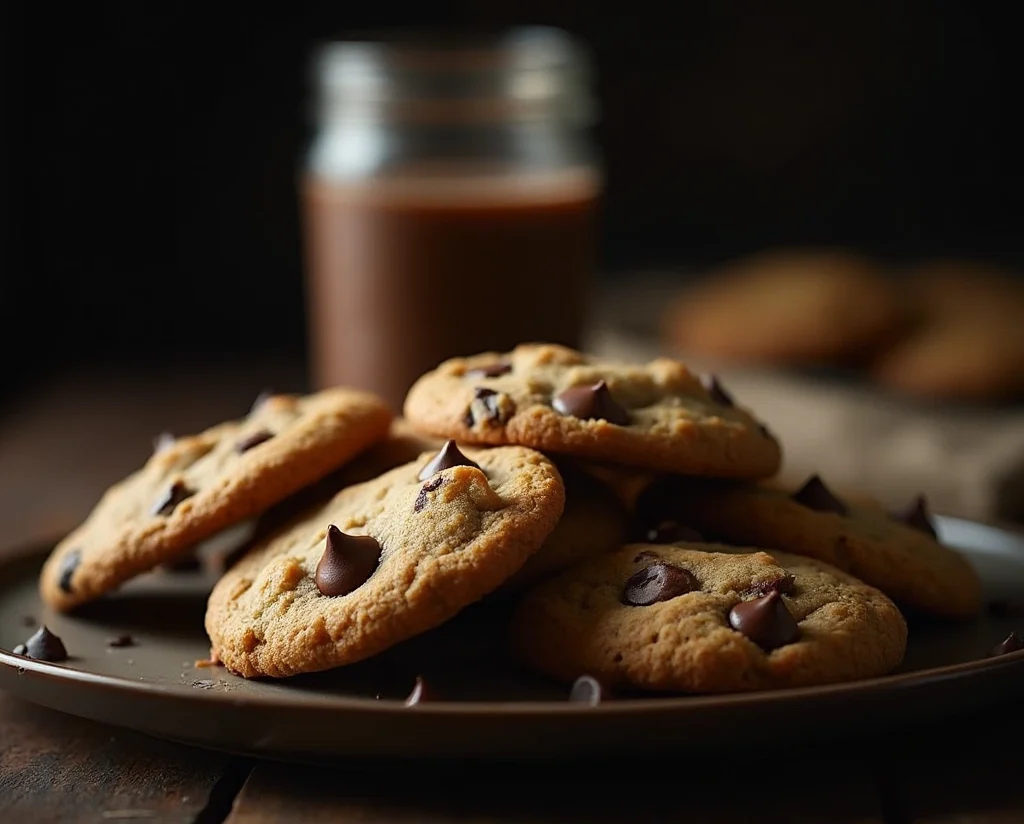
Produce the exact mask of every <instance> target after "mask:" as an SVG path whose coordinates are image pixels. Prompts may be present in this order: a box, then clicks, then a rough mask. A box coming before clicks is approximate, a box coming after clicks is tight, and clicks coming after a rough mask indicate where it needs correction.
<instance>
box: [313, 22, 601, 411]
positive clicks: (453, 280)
mask: <svg viewBox="0 0 1024 824" xmlns="http://www.w3.org/2000/svg"><path fill="white" fill-rule="evenodd" d="M314 66H315V83H316V88H317V95H316V101H315V117H316V122H317V126H318V129H317V133H316V135H315V137H314V139H313V141H312V144H311V145H310V147H309V151H308V154H307V157H306V163H305V168H304V174H303V178H302V184H301V193H302V201H303V203H302V205H303V215H304V218H303V219H304V235H305V260H306V287H307V288H306V291H307V306H308V314H307V317H308V324H309V333H310V338H309V347H310V348H309V351H310V361H311V369H312V380H313V383H314V384H315V385H316V386H317V387H324V386H330V385H339V384H343V385H349V386H358V387H362V388H366V389H371V390H374V391H377V392H379V393H380V394H381V395H382V396H383V397H385V398H386V399H387V400H388V401H389V402H391V404H392V405H393V406H394V407H395V409H396V410H400V409H401V404H402V401H403V399H404V396H405V393H406V391H407V390H408V388H409V386H410V385H411V384H412V382H413V381H414V380H415V379H416V378H417V377H418V376H419V375H421V374H422V373H424V372H426V371H428V370H430V369H432V368H433V367H434V366H436V365H437V364H438V363H439V362H440V361H442V360H444V359H445V358H449V357H453V356H457V355H469V354H474V353H476V352H481V351H504V350H507V349H509V348H511V347H513V346H515V345H516V344H517V343H519V342H521V341H539V340H545V341H552V342H557V343H564V344H567V345H570V346H575V345H578V343H579V339H580V335H581V327H582V324H583V322H584V311H585V302H586V288H587V281H588V278H589V276H590V274H591V271H592V269H593V266H594V263H595V240H596V238H595V228H596V217H597V209H598V202H599V196H600V192H601V175H600V171H599V163H598V158H597V152H596V150H595V147H594V145H592V141H591V138H590V127H591V126H592V124H593V122H594V119H595V108H596V107H595V102H594V100H593V99H592V96H591V91H590V62H589V59H588V57H587V54H586V52H585V50H584V49H583V48H582V47H581V45H580V44H579V43H578V42H577V41H576V40H574V39H573V38H572V37H570V36H569V35H568V34H566V33H565V32H563V31H561V30H558V29H551V28H539V27H538V28H522V29H513V30H510V31H506V32H502V33H498V34H491V35H474V36H466V35H462V36H457V37H456V36H451V35H430V34H423V33H417V34H404V35H392V36H387V37H383V38H375V39H370V38H367V39H353V40H349V41H345V42H335V43H330V44H327V45H326V46H324V47H323V48H322V49H321V50H320V51H319V52H318V54H317V56H316V59H315V62H314Z"/></svg>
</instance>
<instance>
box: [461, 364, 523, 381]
mask: <svg viewBox="0 0 1024 824" xmlns="http://www.w3.org/2000/svg"><path fill="white" fill-rule="evenodd" d="M511 371H512V364H511V363H509V362H508V361H498V362H497V363H489V364H487V366H477V367H476V368H475V369H469V370H467V371H466V375H465V377H467V378H500V377H501V376H502V375H507V374H508V373H509V372H511Z"/></svg>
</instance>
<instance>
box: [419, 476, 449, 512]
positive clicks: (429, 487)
mask: <svg viewBox="0 0 1024 824" xmlns="http://www.w3.org/2000/svg"><path fill="white" fill-rule="evenodd" d="M443 483H444V477H438V478H431V479H430V480H429V481H427V482H426V483H425V484H423V488H422V489H420V492H419V494H418V495H417V496H416V500H415V502H414V503H413V505H412V511H413V512H420V511H422V509H423V507H425V506H426V505H427V493H428V492H433V491H434V490H435V489H437V488H438V487H440V486H441V484H443Z"/></svg>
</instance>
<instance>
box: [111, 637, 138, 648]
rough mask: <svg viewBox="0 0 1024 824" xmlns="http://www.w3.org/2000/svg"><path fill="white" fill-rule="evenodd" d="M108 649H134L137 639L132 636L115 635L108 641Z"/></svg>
mask: <svg viewBox="0 0 1024 824" xmlns="http://www.w3.org/2000/svg"><path fill="white" fill-rule="evenodd" d="M107 646H108V647H134V646H135V639H134V638H132V637H131V636H130V635H115V636H114V637H113V638H108V639H107Z"/></svg>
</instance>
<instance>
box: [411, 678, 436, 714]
mask: <svg viewBox="0 0 1024 824" xmlns="http://www.w3.org/2000/svg"><path fill="white" fill-rule="evenodd" d="M438 700H440V696H439V695H438V694H437V692H436V691H435V690H434V689H433V688H432V687H431V686H430V685H429V684H428V683H427V682H426V681H425V680H424V679H423V676H422V675H417V676H416V683H415V684H413V687H412V691H411V692H410V693H409V697H408V698H406V699H405V706H407V707H412V706H414V705H416V704H425V703H427V702H428V701H438Z"/></svg>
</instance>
